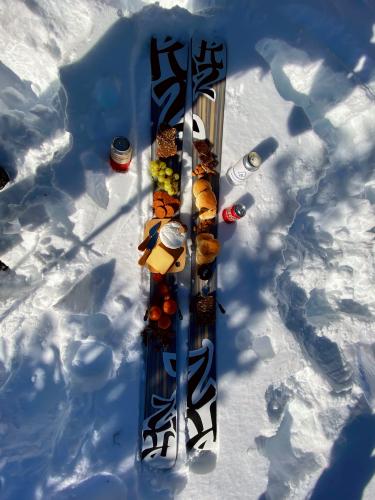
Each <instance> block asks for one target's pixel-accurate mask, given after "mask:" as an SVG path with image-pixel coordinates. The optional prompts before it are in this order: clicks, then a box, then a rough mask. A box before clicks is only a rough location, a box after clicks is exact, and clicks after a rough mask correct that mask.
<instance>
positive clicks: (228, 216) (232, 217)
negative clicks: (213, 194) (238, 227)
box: [222, 205, 241, 224]
mask: <svg viewBox="0 0 375 500" xmlns="http://www.w3.org/2000/svg"><path fill="white" fill-rule="evenodd" d="M234 209H235V205H233V206H232V207H228V208H224V210H223V213H222V215H223V220H224V221H225V222H227V223H228V224H231V223H232V222H236V220H238V219H240V218H241V217H239V215H238V214H236V212H235V210H234Z"/></svg>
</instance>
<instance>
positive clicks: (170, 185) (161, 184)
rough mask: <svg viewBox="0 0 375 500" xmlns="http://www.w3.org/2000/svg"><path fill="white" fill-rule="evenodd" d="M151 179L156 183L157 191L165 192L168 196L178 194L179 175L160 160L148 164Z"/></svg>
mask: <svg viewBox="0 0 375 500" xmlns="http://www.w3.org/2000/svg"><path fill="white" fill-rule="evenodd" d="M150 172H151V177H152V178H153V180H154V181H155V182H156V183H157V186H158V189H162V190H163V191H167V193H168V194H169V195H170V196H174V195H176V194H178V180H179V178H180V175H179V174H175V173H174V172H173V168H171V167H167V164H166V163H165V162H164V161H161V160H152V161H151V163H150Z"/></svg>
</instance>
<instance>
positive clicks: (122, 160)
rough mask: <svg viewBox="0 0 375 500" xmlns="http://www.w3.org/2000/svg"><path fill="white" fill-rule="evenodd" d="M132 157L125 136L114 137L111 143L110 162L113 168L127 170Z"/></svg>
mask: <svg viewBox="0 0 375 500" xmlns="http://www.w3.org/2000/svg"><path fill="white" fill-rule="evenodd" d="M131 159H132V147H131V145H130V142H129V140H128V139H127V138H126V137H123V136H118V137H115V138H114V139H113V141H112V144H111V156H110V163H111V167H112V168H113V170H116V171H117V172H127V171H128V169H129V165H130V162H131Z"/></svg>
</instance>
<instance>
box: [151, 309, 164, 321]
mask: <svg viewBox="0 0 375 500" xmlns="http://www.w3.org/2000/svg"><path fill="white" fill-rule="evenodd" d="M148 316H149V318H150V319H151V321H158V319H159V318H160V316H161V309H160V307H158V306H151V307H150V312H149V315H148Z"/></svg>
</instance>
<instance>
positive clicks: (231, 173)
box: [226, 151, 262, 186]
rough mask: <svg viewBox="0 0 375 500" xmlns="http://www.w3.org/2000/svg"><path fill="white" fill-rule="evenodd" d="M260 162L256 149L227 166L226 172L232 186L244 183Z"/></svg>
mask: <svg viewBox="0 0 375 500" xmlns="http://www.w3.org/2000/svg"><path fill="white" fill-rule="evenodd" d="M261 164H262V158H261V157H260V155H259V154H258V153H257V152H256V151H251V152H250V153H248V154H246V155H245V156H244V157H243V158H241V159H240V160H238V161H237V162H236V163H235V164H234V165H232V166H231V167H229V168H228V170H227V173H226V177H227V180H228V182H229V183H230V184H232V185H233V186H238V185H239V184H242V183H244V182H245V181H246V179H247V178H248V177H249V176H250V175H251V173H252V172H255V171H256V170H258V168H259V167H260V166H261Z"/></svg>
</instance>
